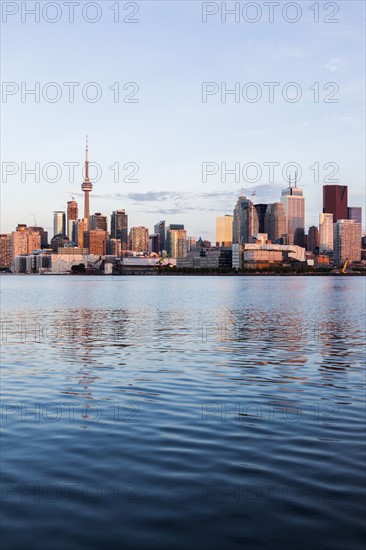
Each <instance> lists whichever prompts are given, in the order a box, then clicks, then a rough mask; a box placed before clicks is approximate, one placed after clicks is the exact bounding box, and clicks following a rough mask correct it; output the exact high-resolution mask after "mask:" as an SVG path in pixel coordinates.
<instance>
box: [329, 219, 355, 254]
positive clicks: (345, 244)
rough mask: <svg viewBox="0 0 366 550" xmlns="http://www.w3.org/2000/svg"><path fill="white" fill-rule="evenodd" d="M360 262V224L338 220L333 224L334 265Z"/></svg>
mask: <svg viewBox="0 0 366 550" xmlns="http://www.w3.org/2000/svg"><path fill="white" fill-rule="evenodd" d="M347 258H348V260H349V261H350V262H359V261H360V260H361V224H360V223H357V222H356V221H355V220H338V221H337V222H336V223H335V224H334V253H333V260H334V263H340V262H344V261H345V260H346V259H347Z"/></svg>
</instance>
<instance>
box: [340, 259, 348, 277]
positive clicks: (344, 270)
mask: <svg viewBox="0 0 366 550" xmlns="http://www.w3.org/2000/svg"><path fill="white" fill-rule="evenodd" d="M347 265H348V258H346V260H345V262H344V264H343V267H342V271H341V273H343V274H345V273H346V269H347Z"/></svg>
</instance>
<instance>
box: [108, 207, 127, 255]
mask: <svg viewBox="0 0 366 550" xmlns="http://www.w3.org/2000/svg"><path fill="white" fill-rule="evenodd" d="M111 239H119V240H120V241H121V251H126V250H128V216H127V214H126V212H125V211H124V210H114V211H113V212H112V215H111Z"/></svg>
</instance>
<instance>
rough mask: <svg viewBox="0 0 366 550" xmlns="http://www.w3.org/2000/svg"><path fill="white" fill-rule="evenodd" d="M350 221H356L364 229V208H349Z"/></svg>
mask: <svg viewBox="0 0 366 550" xmlns="http://www.w3.org/2000/svg"><path fill="white" fill-rule="evenodd" d="M347 218H348V219H349V220H355V222H357V223H360V224H361V227H362V208H361V206H349V207H348V216H347Z"/></svg>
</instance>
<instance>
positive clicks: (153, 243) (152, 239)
mask: <svg viewBox="0 0 366 550" xmlns="http://www.w3.org/2000/svg"><path fill="white" fill-rule="evenodd" d="M149 252H150V253H151V252H155V253H156V254H159V252H160V235H159V234H157V235H150V236H149Z"/></svg>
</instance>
